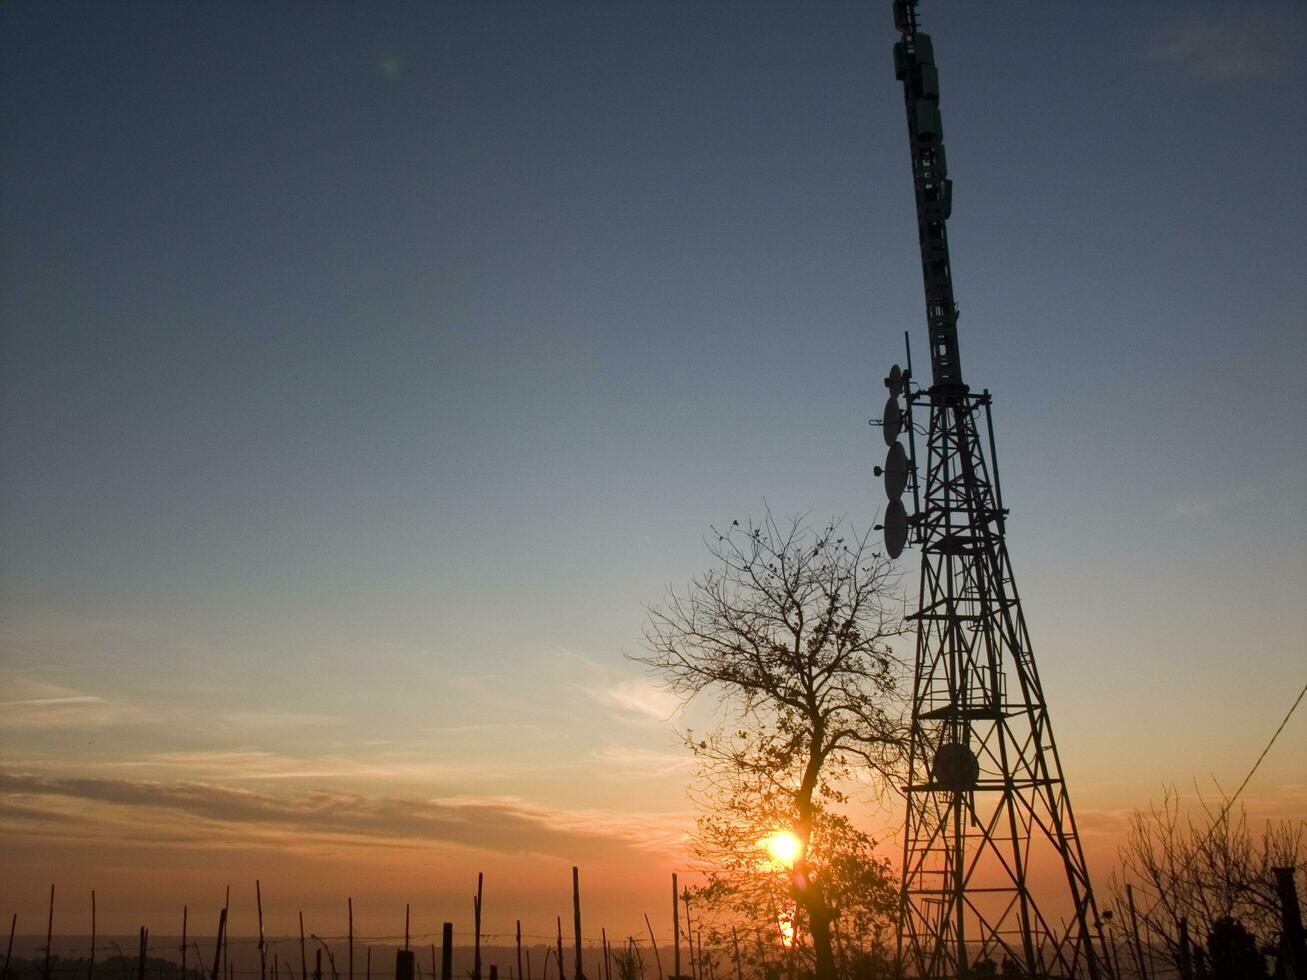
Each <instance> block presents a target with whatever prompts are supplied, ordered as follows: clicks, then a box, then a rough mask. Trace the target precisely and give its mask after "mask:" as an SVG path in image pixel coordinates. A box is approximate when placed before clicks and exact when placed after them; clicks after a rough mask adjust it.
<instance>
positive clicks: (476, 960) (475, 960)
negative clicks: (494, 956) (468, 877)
mask: <svg viewBox="0 0 1307 980" xmlns="http://www.w3.org/2000/svg"><path fill="white" fill-rule="evenodd" d="M484 880H485V875H483V874H482V873H481V872H480V871H478V872H477V900H476V903H475V904H474V905H473V909H472V911H473V913H474V915H473V917H474V919H475V920H476V921H475V927H476V939H475V940H474V941H473V942H474V945H473V953H472V980H481V885H482V882H483V881H484Z"/></svg>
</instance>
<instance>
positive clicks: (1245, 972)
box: [1207, 915, 1266, 980]
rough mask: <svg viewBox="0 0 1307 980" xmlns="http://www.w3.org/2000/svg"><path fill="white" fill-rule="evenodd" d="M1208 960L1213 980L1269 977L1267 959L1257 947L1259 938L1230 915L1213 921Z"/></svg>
mask: <svg viewBox="0 0 1307 980" xmlns="http://www.w3.org/2000/svg"><path fill="white" fill-rule="evenodd" d="M1207 960H1208V963H1209V964H1210V970H1211V972H1210V973H1209V974H1208V975H1209V976H1210V977H1211V980H1264V978H1265V976H1266V960H1265V959H1264V958H1263V957H1262V954H1261V953H1260V952H1259V951H1258V949H1257V939H1256V937H1254V936H1253V934H1252V933H1251V932H1249V931H1248V930H1247V929H1245V928H1244V927H1243V924H1242V923H1241V922H1239V920H1238V919H1233V918H1231V917H1230V916H1228V915H1225V916H1222V917H1221V918H1219V919H1217V920H1216V921H1215V922H1213V923H1212V929H1211V931H1210V932H1209V933H1208V934H1207Z"/></svg>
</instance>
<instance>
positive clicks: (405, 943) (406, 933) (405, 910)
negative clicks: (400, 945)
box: [404, 902, 408, 953]
mask: <svg viewBox="0 0 1307 980" xmlns="http://www.w3.org/2000/svg"><path fill="white" fill-rule="evenodd" d="M404 952H406V953H407V952H408V903H407V902H405V903H404Z"/></svg>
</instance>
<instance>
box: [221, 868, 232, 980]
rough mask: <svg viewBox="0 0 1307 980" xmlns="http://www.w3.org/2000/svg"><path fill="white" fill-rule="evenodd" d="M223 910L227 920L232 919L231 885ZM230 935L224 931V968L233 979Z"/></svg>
mask: <svg viewBox="0 0 1307 980" xmlns="http://www.w3.org/2000/svg"><path fill="white" fill-rule="evenodd" d="M222 910H223V912H224V913H226V918H231V885H228V886H227V896H226V898H224V899H223V900H222ZM229 939H230V936H229V933H228V932H227V931H226V930H225V929H224V930H223V933H222V968H223V970H224V971H225V972H226V974H227V976H228V977H229V978H230V977H231V956H230V950H231V943H230V941H229Z"/></svg>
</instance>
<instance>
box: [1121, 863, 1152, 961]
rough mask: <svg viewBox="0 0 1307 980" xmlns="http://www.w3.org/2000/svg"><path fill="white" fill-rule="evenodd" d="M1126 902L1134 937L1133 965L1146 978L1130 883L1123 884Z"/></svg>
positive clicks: (1133, 896) (1142, 948)
mask: <svg viewBox="0 0 1307 980" xmlns="http://www.w3.org/2000/svg"><path fill="white" fill-rule="evenodd" d="M1125 897H1126V904H1127V905H1129V907H1130V931H1131V932H1132V933H1134V938H1135V965H1137V966H1138V967H1139V976H1140V977H1142V978H1143V980H1148V970H1147V969H1146V968H1145V966H1144V947H1143V944H1142V943H1141V942H1140V941H1139V920H1138V918H1136V917H1135V891H1134V888H1133V887H1132V886H1130V885H1126V886H1125Z"/></svg>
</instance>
